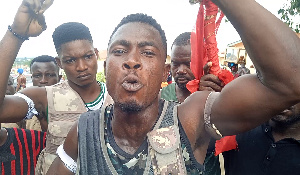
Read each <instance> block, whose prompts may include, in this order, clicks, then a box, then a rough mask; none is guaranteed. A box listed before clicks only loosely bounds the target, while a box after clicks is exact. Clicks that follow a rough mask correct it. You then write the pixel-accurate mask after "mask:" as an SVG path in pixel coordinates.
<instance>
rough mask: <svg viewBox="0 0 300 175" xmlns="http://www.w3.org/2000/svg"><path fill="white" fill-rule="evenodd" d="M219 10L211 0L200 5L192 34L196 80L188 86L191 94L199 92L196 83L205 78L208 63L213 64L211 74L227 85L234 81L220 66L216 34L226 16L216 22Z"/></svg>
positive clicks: (221, 16) (193, 68)
mask: <svg viewBox="0 0 300 175" xmlns="http://www.w3.org/2000/svg"><path fill="white" fill-rule="evenodd" d="M203 5H205V13H204V6H203ZM218 10H219V9H218V6H216V5H215V4H214V3H212V2H211V1H210V0H203V1H202V3H201V4H200V8H199V11H198V15H197V21H196V27H195V29H194V30H193V31H192V33H191V70H192V72H193V74H194V76H195V79H196V80H193V81H190V82H189V83H188V84H187V85H186V87H187V89H188V90H189V91H190V92H191V93H193V92H195V91H197V90H198V87H199V84H196V83H195V82H198V81H199V80H200V78H201V77H202V76H203V66H204V65H205V64H206V63H207V62H212V67H211V68H210V73H211V74H214V75H216V76H218V77H219V79H220V80H221V81H223V82H224V83H225V84H227V83H229V82H230V81H232V80H233V75H232V74H231V72H229V71H227V70H223V69H221V68H220V65H219V56H218V52H219V50H218V47H217V40H216V32H217V30H218V28H219V25H220V23H221V20H222V18H223V16H224V14H223V13H221V14H220V17H219V19H218V20H217V22H216V17H217V14H218Z"/></svg>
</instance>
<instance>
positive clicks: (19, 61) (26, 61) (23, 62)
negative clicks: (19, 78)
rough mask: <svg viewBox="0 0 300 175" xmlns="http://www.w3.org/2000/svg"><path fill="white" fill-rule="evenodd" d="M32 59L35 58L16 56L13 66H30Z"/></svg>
mask: <svg viewBox="0 0 300 175" xmlns="http://www.w3.org/2000/svg"><path fill="white" fill-rule="evenodd" d="M32 59H33V58H26V57H25V58H16V59H15V62H14V64H13V66H18V65H19V66H20V65H22V66H25V65H26V66H28V67H29V66H30V63H31V60H32Z"/></svg>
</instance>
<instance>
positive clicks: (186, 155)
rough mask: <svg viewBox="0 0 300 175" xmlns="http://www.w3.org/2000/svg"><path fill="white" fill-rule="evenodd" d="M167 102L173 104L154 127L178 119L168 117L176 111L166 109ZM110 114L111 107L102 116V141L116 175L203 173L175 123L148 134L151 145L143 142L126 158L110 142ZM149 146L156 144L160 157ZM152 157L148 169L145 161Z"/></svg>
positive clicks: (113, 142)
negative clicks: (171, 119)
mask: <svg viewBox="0 0 300 175" xmlns="http://www.w3.org/2000/svg"><path fill="white" fill-rule="evenodd" d="M168 103H169V104H170V103H171V104H173V103H174V102H165V103H164V106H165V107H164V108H171V109H168V110H166V109H165V110H166V111H165V112H162V115H161V119H159V120H158V122H157V123H156V126H160V125H161V123H166V121H167V120H170V118H176V120H177V117H170V116H168V115H171V116H173V115H175V116H177V110H175V112H173V108H172V107H174V104H173V106H171V105H170V106H169V105H168ZM174 108H176V107H174ZM169 111H172V112H169ZM112 113H113V112H112V108H108V110H106V111H105V113H104V115H105V117H104V139H105V144H106V146H107V152H108V157H109V159H110V161H111V163H112V165H113V168H114V169H115V170H116V172H117V173H118V174H122V175H127V174H130V175H131V174H133V175H135V174H136V175H140V174H149V175H154V174H170V173H171V174H188V175H201V174H203V170H204V169H203V166H202V165H200V164H199V166H196V165H195V164H196V163H195V161H196V160H195V158H192V157H193V155H191V154H193V153H192V152H191V151H188V150H191V147H190V146H189V149H188V144H185V143H189V142H188V139H187V137H186V135H185V134H181V133H179V132H184V131H183V129H182V128H181V129H179V127H178V123H177V122H178V121H176V122H170V123H175V126H174V125H172V126H169V127H163V128H159V129H158V130H153V131H152V132H150V133H149V135H150V136H149V135H148V137H152V138H153V140H152V141H149V142H150V143H148V142H147V140H145V142H144V143H143V144H142V145H141V147H140V148H139V149H138V150H137V152H136V153H135V154H134V155H129V154H126V153H125V152H122V150H120V148H119V147H118V146H117V145H116V143H115V141H114V139H113V135H112V133H111V130H110V129H111V125H110V120H111V118H112V116H111V114H112ZM164 114H165V115H164ZM173 120H174V119H173ZM148 140H151V139H148ZM151 142H152V144H151ZM149 145H150V146H149ZM152 145H156V149H157V150H158V151H160V153H163V154H158V152H157V151H155V150H153V149H152ZM150 147H151V149H150ZM148 153H149V154H148ZM122 154H124V155H122ZM151 155H152V157H154V159H152V161H150V165H148V166H150V167H147V160H148V159H149V156H151ZM156 160H158V161H156ZM147 170H148V171H147Z"/></svg>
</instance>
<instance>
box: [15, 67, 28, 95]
mask: <svg viewBox="0 0 300 175" xmlns="http://www.w3.org/2000/svg"><path fill="white" fill-rule="evenodd" d="M23 72H24V70H23V69H22V68H19V69H18V73H19V76H18V78H17V87H16V92H18V91H19V90H22V89H24V88H26V77H25V75H23Z"/></svg>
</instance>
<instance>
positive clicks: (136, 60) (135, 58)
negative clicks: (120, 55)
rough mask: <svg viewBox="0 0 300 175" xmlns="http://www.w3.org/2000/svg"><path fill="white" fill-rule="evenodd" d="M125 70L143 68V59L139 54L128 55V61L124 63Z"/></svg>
mask: <svg viewBox="0 0 300 175" xmlns="http://www.w3.org/2000/svg"><path fill="white" fill-rule="evenodd" d="M122 67H123V69H129V70H131V69H133V70H137V69H141V68H142V63H141V58H140V54H139V53H132V54H128V59H127V60H125V61H124V63H123V65H122Z"/></svg>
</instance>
